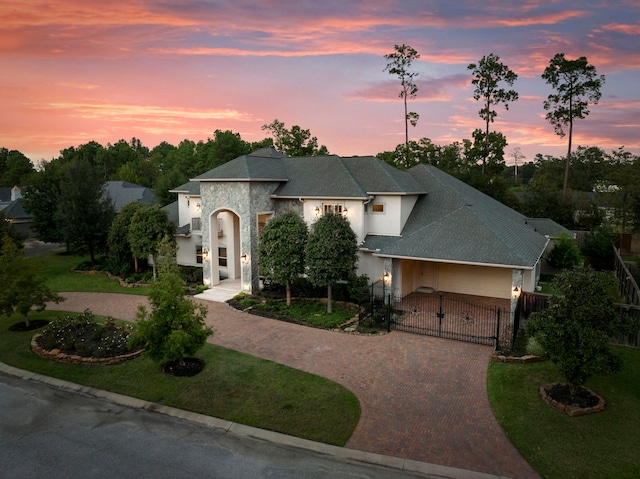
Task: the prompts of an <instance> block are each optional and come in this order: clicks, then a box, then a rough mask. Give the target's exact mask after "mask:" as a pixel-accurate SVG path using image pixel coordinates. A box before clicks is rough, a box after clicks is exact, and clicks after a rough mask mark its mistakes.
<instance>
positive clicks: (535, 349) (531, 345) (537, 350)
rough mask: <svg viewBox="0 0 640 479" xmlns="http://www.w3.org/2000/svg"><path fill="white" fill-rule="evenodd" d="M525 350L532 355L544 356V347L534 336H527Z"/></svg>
mask: <svg viewBox="0 0 640 479" xmlns="http://www.w3.org/2000/svg"><path fill="white" fill-rule="evenodd" d="M526 351H527V354H530V355H532V356H544V348H543V347H542V344H540V342H539V341H538V339H537V338H536V337H535V336H529V338H527V346H526Z"/></svg>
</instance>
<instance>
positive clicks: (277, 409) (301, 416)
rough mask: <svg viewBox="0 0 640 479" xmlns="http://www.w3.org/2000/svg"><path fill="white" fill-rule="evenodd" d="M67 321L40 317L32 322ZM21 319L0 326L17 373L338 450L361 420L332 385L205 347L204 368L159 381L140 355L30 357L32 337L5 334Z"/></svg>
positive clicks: (1, 351) (0, 346)
mask: <svg viewBox="0 0 640 479" xmlns="http://www.w3.org/2000/svg"><path fill="white" fill-rule="evenodd" d="M67 314H70V313H63V312H58V311H56V312H53V311H44V312H42V313H32V316H33V317H32V319H48V320H52V319H55V318H58V317H61V316H65V315H67ZM71 314H74V313H71ZM20 320H21V318H20V317H19V316H16V315H14V316H12V317H11V318H6V317H4V318H2V319H0V360H1V361H2V362H4V363H6V364H9V365H11V366H15V367H18V368H21V369H26V370H29V371H34V372H37V373H40V374H44V375H46V376H50V377H55V378H60V379H64V380H67V381H71V382H74V383H78V384H83V385H87V386H92V387H96V388H100V389H103V390H107V391H113V392H118V393H120V394H125V395H127V396H132V397H136V398H140V399H144V400H147V401H151V402H155V403H159V404H164V405H167V406H172V407H176V408H180V409H184V410H188V411H194V412H198V413H201V414H205V415H208V416H213V417H218V418H221V419H226V420H229V421H234V422H237V423H241V424H246V425H249V426H255V427H259V428H263V429H268V430H271V431H277V432H282V433H284V434H289V435H292V436H297V437H301V438H305V439H310V440H313V441H318V442H323V443H326V444H334V445H338V446H343V445H344V444H345V443H346V442H347V440H348V439H349V437H350V436H351V434H352V432H353V430H354V429H355V427H356V425H357V423H358V420H359V417H360V404H359V402H358V399H357V398H356V397H355V396H354V395H353V394H352V393H351V392H350V391H348V390H347V389H345V388H344V387H342V386H340V385H339V384H337V383H334V382H332V381H329V380H328V379H325V378H322V377H320V376H316V375H313V374H309V373H305V372H302V371H298V370H296V369H292V368H289V367H287V366H283V365H281V364H277V363H274V362H272V361H267V360H263V359H259V358H256V357H253V356H250V355H247V354H243V353H239V352H237V351H233V350H230V349H225V348H222V347H219V346H215V345H211V344H206V345H205V346H204V347H203V348H202V349H201V350H200V351H199V352H198V354H197V357H199V358H200V359H203V360H204V361H205V362H206V366H205V369H204V370H203V371H202V372H201V373H200V374H198V375H196V376H194V377H191V378H182V377H174V376H170V375H167V374H164V373H162V372H161V370H160V367H159V366H158V365H157V364H156V363H154V362H152V361H151V360H150V359H149V358H147V357H145V356H142V357H140V358H137V359H134V360H132V361H128V362H126V363H123V364H119V365H115V366H93V367H91V366H76V365H71V364H62V363H56V362H53V361H49V360H46V359H43V358H40V357H39V356H37V355H35V354H33V352H32V351H31V349H30V341H31V337H32V335H33V334H34V331H26V332H11V331H8V327H9V326H10V325H12V324H14V323H16V322H19V321H20Z"/></svg>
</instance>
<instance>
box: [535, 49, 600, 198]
mask: <svg viewBox="0 0 640 479" xmlns="http://www.w3.org/2000/svg"><path fill="white" fill-rule="evenodd" d="M542 78H543V79H544V80H546V82H547V83H548V84H550V85H551V86H552V87H553V89H554V90H555V93H553V94H551V95H549V96H548V97H547V99H546V100H545V102H544V109H545V110H547V111H548V113H547V115H546V116H545V118H546V119H547V121H549V123H551V125H553V129H554V130H555V132H556V134H557V135H559V136H560V137H561V138H562V137H564V136H565V128H567V127H568V128H569V131H568V133H569V146H568V148H567V158H566V162H565V169H564V183H563V187H562V197H563V199H565V198H566V196H567V184H568V182H569V165H570V163H571V141H572V136H573V120H574V119H576V118H585V117H586V116H587V115H589V104H594V105H595V104H597V103H598V101H600V96H601V93H600V88H601V87H602V85H603V84H604V75H598V74H597V72H596V67H594V66H593V65H590V64H589V63H588V62H587V58H586V57H580V58H578V59H577V60H568V59H567V58H565V56H564V53H556V55H555V56H554V57H553V58H552V59H551V61H550V62H549V65H548V66H547V68H545V69H544V73H543V74H542Z"/></svg>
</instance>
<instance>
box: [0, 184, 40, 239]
mask: <svg viewBox="0 0 640 479" xmlns="http://www.w3.org/2000/svg"><path fill="white" fill-rule="evenodd" d="M0 211H2V213H3V215H4V218H5V219H6V220H7V221H9V223H11V224H12V225H13V227H14V229H15V231H16V232H17V233H18V234H20V235H22V236H24V237H26V238H33V237H35V234H34V232H33V231H32V229H31V222H32V220H33V216H32V215H30V214H29V213H27V212H26V211H25V209H24V207H23V206H22V192H21V190H20V188H19V187H17V186H14V187H13V188H9V187H0Z"/></svg>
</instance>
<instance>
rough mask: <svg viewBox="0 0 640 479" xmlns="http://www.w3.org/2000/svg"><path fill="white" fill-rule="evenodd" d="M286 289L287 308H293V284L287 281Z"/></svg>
mask: <svg viewBox="0 0 640 479" xmlns="http://www.w3.org/2000/svg"><path fill="white" fill-rule="evenodd" d="M286 289H287V306H291V283H290V282H289V281H287V284H286Z"/></svg>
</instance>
